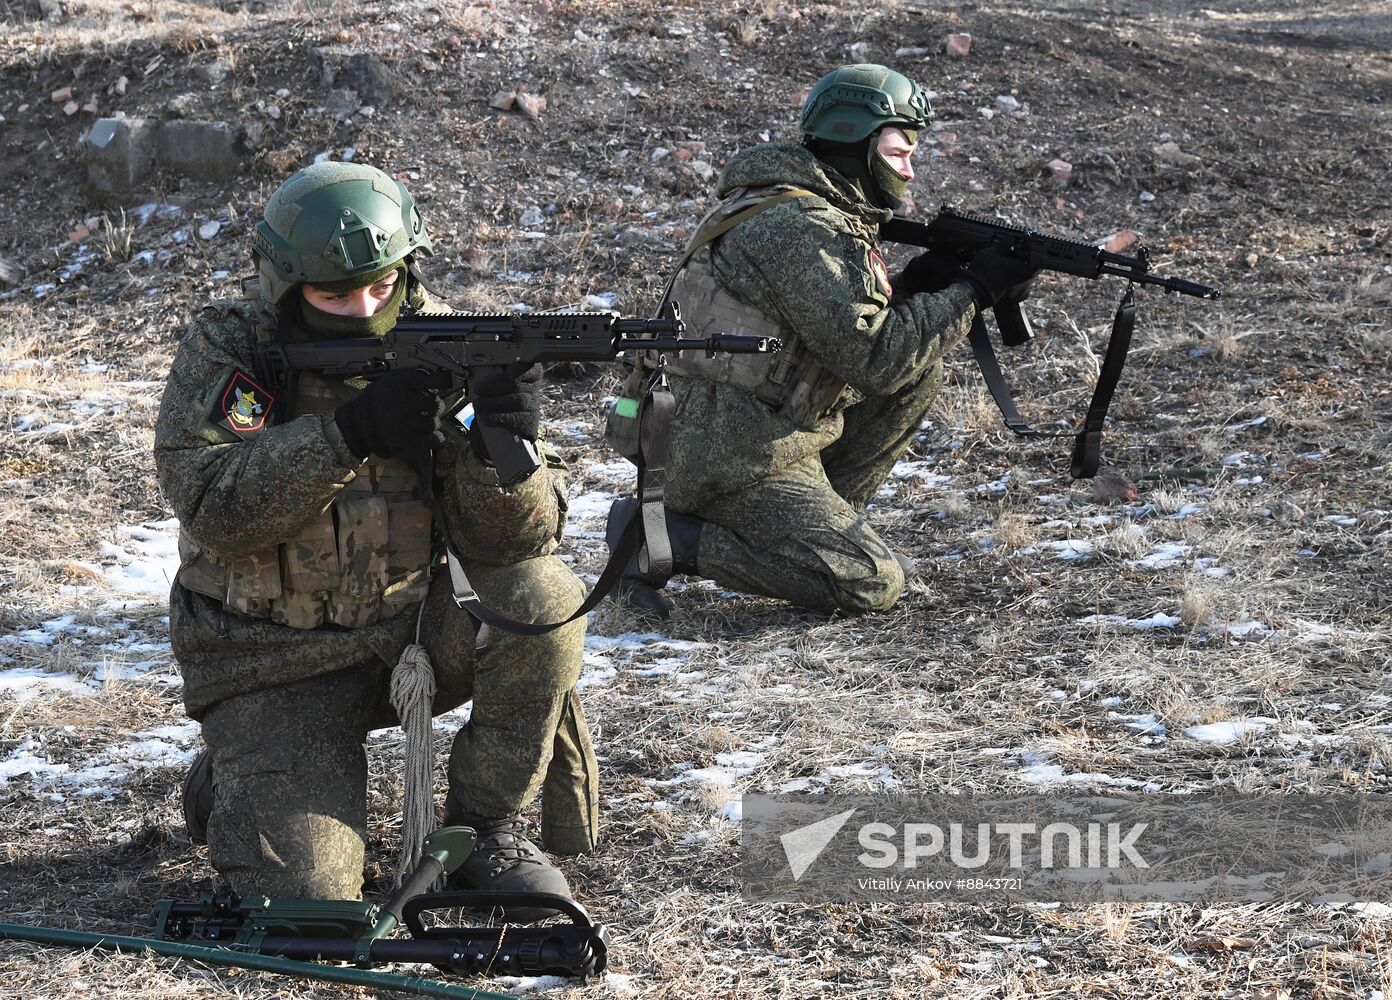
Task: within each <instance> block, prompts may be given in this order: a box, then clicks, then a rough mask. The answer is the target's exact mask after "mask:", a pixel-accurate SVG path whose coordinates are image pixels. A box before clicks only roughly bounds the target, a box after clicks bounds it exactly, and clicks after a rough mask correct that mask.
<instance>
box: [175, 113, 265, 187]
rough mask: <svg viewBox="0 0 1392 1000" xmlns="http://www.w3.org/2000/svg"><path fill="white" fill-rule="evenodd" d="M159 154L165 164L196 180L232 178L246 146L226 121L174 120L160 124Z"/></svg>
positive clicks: (237, 170)
mask: <svg viewBox="0 0 1392 1000" xmlns="http://www.w3.org/2000/svg"><path fill="white" fill-rule="evenodd" d="M156 155H157V156H158V157H159V163H160V166H162V167H167V168H168V169H170V170H173V171H176V172H177V173H180V174H183V175H184V176H185V177H192V178H193V179H195V180H204V181H221V180H229V179H230V178H232V177H234V176H236V175H237V173H238V172H239V171H240V170H241V169H242V164H243V160H244V158H245V146H244V144H243V142H242V136H241V132H240V130H239V129H237V128H235V127H234V126H232V125H229V124H227V123H226V122H197V121H184V120H175V121H167V122H165V123H164V124H162V125H161V126H160V129H159V137H158V142H157V146H156Z"/></svg>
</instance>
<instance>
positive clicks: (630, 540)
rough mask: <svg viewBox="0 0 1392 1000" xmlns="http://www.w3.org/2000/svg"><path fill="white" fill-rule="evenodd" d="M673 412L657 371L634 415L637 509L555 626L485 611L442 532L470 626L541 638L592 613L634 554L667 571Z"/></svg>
mask: <svg viewBox="0 0 1392 1000" xmlns="http://www.w3.org/2000/svg"><path fill="white" fill-rule="evenodd" d="M675 411H676V399H675V397H674V396H673V395H672V392H671V390H670V389H668V388H667V381H666V377H665V375H664V374H663V371H662V369H661V368H658V369H657V370H656V371H655V372H654V373H653V376H652V378H651V379H649V380H648V384H647V388H646V392H645V393H644V399H643V405H642V406H641V407H640V408H639V412H638V430H639V442H640V451H639V454H638V460H637V465H638V510H637V511H636V512H635V514H634V516H633V518H632V519H631V520H630V521H629V522H628V524H626V525H625V526H624V530H623V534H622V535H621V536H620V538H619V543H618V545H617V546H616V547H615V549H614V551H613V552H612V553H610V555H609V561H608V562H607V563H606V564H605V566H604V570H603V572H601V573H600V574H599V579H598V580H596V581H595V585H594V587H593V589H591V590H590V592H589V594H588V595H587V596H586V597H585V600H584V601H583V602H582V603H581V605H580V607H578V608H576V609H575V611H574V612H573V613H572V614H571V615H570V617H568V618H565V619H562V620H561V621H558V622H522V621H517V620H516V619H513V618H509V617H507V616H506V615H504V614H501V613H499V612H497V611H494V610H493V609H492V608H490V607H488V606H487V605H486V604H484V603H483V602H482V601H481V600H479V596H478V592H477V591H476V590H474V586H473V584H472V583H470V582H469V577H468V574H467V573H465V571H464V565H463V563H462V562H460V559H459V556H458V555H456V554H455V551H454V546H453V545H451V544H450V542H449V534H448V532H445V533H444V535H445V561H446V563H447V564H448V566H449V574H450V584H451V586H452V587H453V589H454V603H455V604H456V605H457V606H458V607H460V608H463V609H464V610H465V611H467V612H469V614H470V615H472V616H473V617H474V619H475V620H476V621H480V622H483V623H484V624H486V625H491V626H493V627H494V628H497V629H502V630H503V631H504V632H513V633H516V634H517V635H545V634H546V633H547V632H551V631H553V630H555V629H558V628H560V627H561V626H562V625H568V624H569V623H570V622H573V621H575V620H576V619H577V618H581V617H584V616H585V615H587V614H589V613H590V612H591V611H593V610H594V609H595V608H596V607H597V606H598V605H599V602H600V601H602V600H604V598H605V597H606V596H607V595H608V594H609V592H610V591H611V590H613V589H614V585H615V584H617V583H618V582H619V578H620V577H621V576H623V572H624V569H625V568H626V567H627V566H628V561H629V560H630V559H631V558H633V556H634V553H638V562H639V568H640V569H641V570H642V571H643V572H644V573H646V572H649V570H650V569H651V570H652V571H655V572H659V573H667V572H669V571H670V570H671V567H672V546H671V542H670V541H669V540H668V538H667V520H666V514H665V511H664V508H663V492H664V488H665V484H666V465H667V451H668V447H669V445H670V443H671V433H670V432H671V426H672V414H673V413H674V412H675ZM434 508H435V517H436V519H437V521H438V522H439V523H440V524H442V525H443V524H444V523H445V522H444V518H443V516H442V515H441V511H440V507H439V504H438V503H436V504H435V505H434ZM644 543H646V544H644Z"/></svg>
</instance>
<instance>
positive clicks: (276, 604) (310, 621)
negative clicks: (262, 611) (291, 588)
mask: <svg viewBox="0 0 1392 1000" xmlns="http://www.w3.org/2000/svg"><path fill="white" fill-rule="evenodd" d="M271 621H273V622H275V623H276V624H277V625H288V626H289V627H290V628H318V627H319V626H320V625H322V624H324V595H323V594H322V593H303V594H300V593H287V594H285V596H283V597H281V598H279V599H277V600H274V601H272V602H271Z"/></svg>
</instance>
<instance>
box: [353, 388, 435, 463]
mask: <svg viewBox="0 0 1392 1000" xmlns="http://www.w3.org/2000/svg"><path fill="white" fill-rule="evenodd" d="M449 385H450V379H449V375H447V374H446V373H444V372H431V373H425V372H422V371H420V370H419V369H416V368H394V369H392V370H391V371H389V372H387V373H386V374H385V375H383V376H382V377H381V378H379V379H377V380H376V381H375V382H372V383H370V384H369V385H368V387H367V388H366V389H364V390H363V391H362V392H360V393H358V394H357V395H356V396H354V397H353V398H352V399H350V400H348V402H346V403H342V404H340V405H339V407H338V409H336V410H334V420H335V421H337V423H338V429H339V430H340V431H342V433H343V440H344V441H345V442H346V443H347V445H348V449H349V450H350V451H351V452H352V453H353V454H354V455H357V456H358V457H359V458H366V457H367V456H368V455H376V456H377V457H379V458H395V457H396V456H397V455H401V454H405V453H407V452H413V451H417V450H421V451H423V450H425V449H428V448H429V447H430V446H431V445H432V444H434V443H436V442H437V441H440V440H441V437H440V434H439V431H438V430H437V428H436V419H437V418H438V417H439V414H440V410H441V408H442V405H443V404H442V403H441V400H440V397H439V396H438V395H437V393H442V392H447V391H448V390H449Z"/></svg>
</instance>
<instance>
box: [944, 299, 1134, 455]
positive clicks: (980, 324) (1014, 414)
mask: <svg viewBox="0 0 1392 1000" xmlns="http://www.w3.org/2000/svg"><path fill="white" fill-rule="evenodd" d="M1135 327H1136V300H1135V294H1134V292H1133V290H1132V289H1131V288H1130V287H1127V289H1126V294H1124V295H1123V296H1122V297H1121V304H1120V305H1118V306H1117V311H1116V315H1115V316H1114V317H1113V318H1112V335H1111V338H1110V339H1109V340H1108V341H1107V353H1106V355H1105V356H1104V357H1103V359H1102V369H1101V371H1100V372H1099V374H1098V376H1097V385H1096V387H1094V388H1093V390H1092V402H1091V403H1089V404H1088V411H1087V417H1086V418H1085V419H1084V421H1083V426H1082V429H1081V430H1078V431H1041V430H1039V429H1038V428H1036V427H1031V426H1030V425H1029V423H1028V422H1027V421H1026V420H1025V419H1024V418H1023V417H1021V416H1020V411H1019V410H1018V409H1016V407H1015V400H1014V399H1013V398H1012V397H1011V394H1010V387H1009V386H1008V385H1006V384H1005V375H1004V374H1003V373H1002V372H1001V367H1000V361H999V360H997V358H996V351H995V348H993V347H992V346H991V337H990V335H989V334H988V333H987V332H986V322H985V320H984V319H982V316H981V314H980V313H977V314H976V318H975V319H974V320H972V325H971V332H970V333H969V334H968V335H967V341H968V343H970V344H971V349H972V357H974V358H975V359H976V365H977V367H978V368H980V369H981V377H982V378H984V379H985V380H986V388H987V389H989V390H990V392H991V398H992V399H994V400H995V401H996V406H997V407H998V408H999V409H1000V411H1001V416H1002V417H1004V418H1005V426H1006V427H1008V428H1010V430H1012V431H1013V432H1015V433H1016V434H1018V435H1020V436H1021V437H1070V436H1071V437H1072V438H1073V455H1072V463H1071V468H1070V472H1071V474H1072V476H1073V478H1074V479H1091V478H1092V477H1093V476H1095V475H1097V468H1098V466H1099V465H1100V463H1101V457H1102V426H1103V424H1104V423H1106V420H1107V410H1108V408H1109V407H1110V406H1111V405H1112V396H1113V395H1115V393H1116V387H1117V382H1118V381H1119V380H1120V379H1121V372H1122V369H1123V368H1125V367H1126V354H1127V351H1129V350H1130V349H1131V333H1132V331H1133V330H1134V329H1135Z"/></svg>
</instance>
